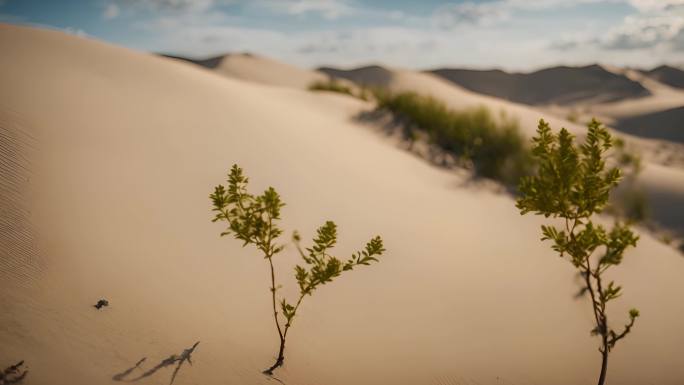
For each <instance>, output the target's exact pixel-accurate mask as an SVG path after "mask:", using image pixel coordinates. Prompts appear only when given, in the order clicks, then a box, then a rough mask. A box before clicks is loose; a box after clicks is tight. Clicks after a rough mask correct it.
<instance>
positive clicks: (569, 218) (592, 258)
mask: <svg viewBox="0 0 684 385" xmlns="http://www.w3.org/2000/svg"><path fill="white" fill-rule="evenodd" d="M588 128H589V130H588V134H587V138H586V140H585V142H584V144H582V145H581V146H579V147H576V146H575V143H574V142H575V139H574V137H573V135H572V134H570V133H569V132H568V131H567V130H566V129H564V128H563V129H561V131H560V133H559V134H554V133H552V132H551V129H550V128H549V125H548V124H547V123H546V122H544V121H543V120H541V121H540V122H539V127H538V129H537V136H536V137H535V138H534V139H533V143H534V147H533V150H532V151H533V154H534V156H535V157H536V158H537V159H538V161H539V169H538V172H537V175H535V176H530V177H525V178H523V179H522V181H521V183H520V188H519V189H520V193H521V197H520V198H519V199H518V200H517V203H516V206H517V207H518V209H520V212H521V214H526V213H529V212H534V213H535V214H538V215H544V216H545V217H547V218H548V217H553V218H560V219H562V223H563V226H561V227H560V228H558V227H556V226H553V225H549V226H542V227H541V230H542V234H543V238H542V240H543V241H544V240H550V241H551V242H552V244H553V245H552V248H553V250H554V251H556V252H558V253H559V254H560V255H561V257H564V256H567V257H569V259H570V262H572V264H573V265H574V266H575V268H576V269H577V270H578V271H579V273H580V275H581V276H582V278H583V281H584V285H583V289H582V291H581V294H589V296H590V297H591V304H592V309H593V314H594V322H595V328H594V329H593V330H592V334H593V335H597V336H599V337H600V338H601V347H600V348H599V351H600V352H601V356H602V361H601V372H600V375H599V380H598V384H599V385H603V383H604V382H605V378H606V369H607V366H608V354H609V352H610V351H611V349H613V348H614V347H615V344H616V343H617V342H618V341H619V340H621V339H622V338H624V337H625V336H626V335H627V334H629V332H630V331H631V330H632V327H633V326H634V321H635V319H636V318H637V317H638V316H639V311H638V310H636V309H632V310H630V311H629V322H628V323H627V324H626V325H625V326H624V328H623V329H622V331H620V332H616V331H615V330H613V329H612V328H611V327H610V325H609V323H608V314H607V308H606V306H607V304H608V303H609V302H610V301H612V300H614V299H615V298H617V297H619V296H620V295H621V289H622V288H621V287H620V286H618V285H616V284H615V283H614V282H613V281H610V282H608V283H607V284H606V282H605V281H604V278H605V277H604V273H605V272H606V271H607V270H608V269H609V268H610V267H612V266H616V265H619V264H620V263H621V262H622V259H623V254H624V252H625V250H626V249H627V248H628V247H630V246H633V247H634V246H636V243H637V240H638V237H637V236H635V235H634V233H632V231H631V230H630V228H629V226H628V225H625V224H620V223H619V222H618V223H616V224H615V226H614V227H613V228H612V229H611V230H610V231H608V230H606V229H605V228H604V227H603V226H601V225H599V224H594V223H593V222H592V217H594V215H595V214H598V213H600V212H602V211H603V209H604V208H605V207H606V205H607V204H608V198H609V194H610V191H611V190H612V189H613V188H614V187H616V186H617V185H618V183H619V181H620V178H621V171H620V169H619V168H611V169H608V170H606V161H605V158H606V152H607V151H608V150H609V149H610V148H611V147H612V143H611V139H612V138H611V136H610V133H608V131H607V130H606V129H605V127H603V125H601V123H599V122H598V121H596V120H592V122H591V123H589V125H588Z"/></svg>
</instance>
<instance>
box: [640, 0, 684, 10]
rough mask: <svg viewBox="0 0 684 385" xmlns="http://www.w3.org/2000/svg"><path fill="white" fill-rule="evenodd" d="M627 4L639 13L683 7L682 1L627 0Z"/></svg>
mask: <svg viewBox="0 0 684 385" xmlns="http://www.w3.org/2000/svg"><path fill="white" fill-rule="evenodd" d="M629 3H630V4H631V5H632V6H633V7H634V8H636V9H637V10H639V11H640V12H661V11H671V10H674V9H676V8H681V7H684V0H629Z"/></svg>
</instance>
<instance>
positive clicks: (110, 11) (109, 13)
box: [102, 3, 119, 20]
mask: <svg viewBox="0 0 684 385" xmlns="http://www.w3.org/2000/svg"><path fill="white" fill-rule="evenodd" d="M118 16H119V6H118V5H116V4H114V3H110V4H107V6H106V7H105V9H104V12H102V17H104V18H105V19H107V20H111V19H115V18H116V17H118Z"/></svg>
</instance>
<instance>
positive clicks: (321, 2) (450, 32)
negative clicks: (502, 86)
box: [0, 0, 684, 71]
mask: <svg viewBox="0 0 684 385" xmlns="http://www.w3.org/2000/svg"><path fill="white" fill-rule="evenodd" d="M0 22H5V23H14V24H27V25H32V26H37V27H42V28H54V29H59V30H63V31H66V32H68V33H72V34H77V35H83V36H87V37H91V38H96V39H100V40H104V41H107V42H110V43H114V44H117V45H123V46H126V47H130V48H133V49H136V50H141V51H149V52H158V53H168V54H176V55H183V56H190V57H195V58H205V57H209V56H215V55H220V54H225V53H235V52H250V53H253V54H259V55H264V56H268V57H271V58H274V59H277V60H281V61H285V62H288V63H291V64H294V65H298V66H302V67H307V68H314V67H317V66H323V65H329V66H336V67H353V66H359V65H367V64H381V65H389V66H394V67H403V68H413V69H431V68H438V67H458V68H481V69H489V68H500V69H504V70H509V71H529V70H534V69H538V68H542V67H547V66H551V65H561V64H563V65H586V64H592V63H600V64H608V65H619V66H630V67H639V68H650V67H654V66H656V65H660V64H672V65H680V66H681V65H682V64H684V0H482V1H474V0H452V1H440V0H423V1H408V0H395V1H390V0H0Z"/></svg>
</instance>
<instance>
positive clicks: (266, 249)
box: [210, 165, 385, 375]
mask: <svg viewBox="0 0 684 385" xmlns="http://www.w3.org/2000/svg"><path fill="white" fill-rule="evenodd" d="M247 183H248V179H247V177H245V176H244V174H243V173H242V169H241V168H240V167H238V166H237V165H233V167H232V168H231V169H230V173H229V174H228V189H227V190H226V188H225V187H223V186H222V185H219V186H216V187H215V189H214V193H213V194H211V195H210V198H211V200H212V202H213V205H214V209H213V211H215V212H216V215H215V217H214V219H213V221H214V222H216V221H226V222H228V228H227V229H226V231H224V232H222V233H221V236H224V235H232V236H233V237H234V238H235V239H238V240H240V241H242V242H243V246H246V245H254V247H256V248H257V250H259V251H260V252H261V254H263V256H264V259H266V260H267V261H268V265H269V268H270V270H271V298H272V302H273V317H274V319H275V326H276V329H277V331H278V338H279V339H280V348H279V350H278V357H277V358H276V360H275V363H274V364H273V365H272V366H271V367H269V368H268V369H266V370H264V373H265V374H268V375H271V374H273V370H275V369H276V368H278V367H279V366H282V365H283V362H284V360H285V355H284V353H285V341H286V338H287V333H288V331H289V330H290V328H291V327H292V323H293V321H294V318H295V316H296V315H297V311H298V310H299V306H300V305H301V304H302V300H303V299H304V297H306V296H308V295H312V294H313V292H314V291H315V290H316V289H317V288H318V287H319V286H320V285H324V284H326V283H328V282H331V281H333V279H335V278H336V277H338V276H339V275H340V274H342V273H343V272H345V271H351V270H353V269H354V268H355V267H357V266H359V265H370V264H371V263H372V262H377V261H378V259H377V257H378V256H380V255H381V254H382V253H383V252H384V251H385V249H384V248H383V245H382V239H381V238H380V237H375V238H373V239H371V240H370V241H369V242H368V243H367V244H366V247H365V249H363V250H362V251H358V252H356V253H354V254H352V256H351V258H349V259H348V260H346V261H342V260H340V259H338V258H336V257H334V256H332V255H330V254H329V252H330V249H332V248H333V247H334V246H335V243H337V226H336V225H335V223H334V222H330V221H328V222H326V223H325V224H324V225H323V226H321V227H320V228H319V229H318V231H317V234H316V237H315V238H314V239H313V246H311V247H310V248H305V249H303V248H302V247H301V245H300V241H301V238H300V236H299V234H298V233H297V232H295V233H294V234H293V241H294V244H295V246H296V249H297V251H298V252H299V254H300V255H301V257H302V260H303V262H304V263H303V265H297V266H296V267H295V278H296V280H297V283H298V285H299V297H298V298H297V300H296V301H294V302H288V301H287V300H286V299H285V298H282V299H280V300H279V301H278V299H277V293H276V292H277V290H278V288H279V287H280V286H278V285H276V274H275V269H274V268H273V257H274V256H275V255H276V254H278V253H280V252H281V251H283V249H284V248H285V245H284V244H282V243H279V237H280V235H282V233H283V231H282V230H281V229H280V228H279V227H278V221H279V220H280V209H281V208H282V207H283V206H284V205H285V204H284V203H283V202H282V201H281V200H280V196H279V195H278V193H277V192H276V191H275V190H274V189H273V188H272V187H269V188H268V189H266V191H264V192H263V193H262V194H261V195H256V196H255V195H252V194H250V193H248V192H247ZM278 308H280V312H278Z"/></svg>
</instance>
